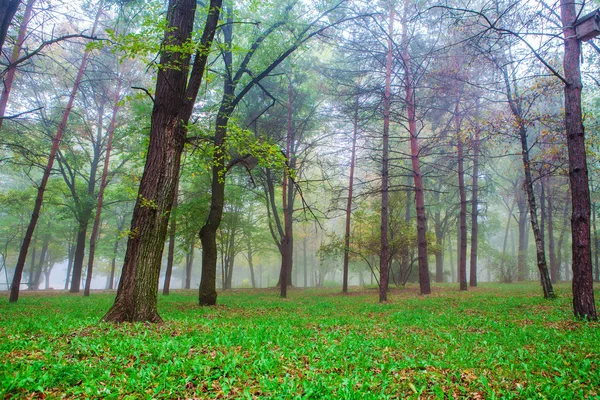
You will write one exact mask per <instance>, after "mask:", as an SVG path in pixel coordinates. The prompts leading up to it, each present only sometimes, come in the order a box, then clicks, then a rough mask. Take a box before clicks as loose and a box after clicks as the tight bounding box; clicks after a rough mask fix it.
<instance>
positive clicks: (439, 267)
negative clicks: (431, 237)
mask: <svg viewBox="0 0 600 400" xmlns="http://www.w3.org/2000/svg"><path fill="white" fill-rule="evenodd" d="M433 196H434V201H435V203H436V205H437V207H436V211H435V213H434V214H433V222H434V225H433V229H434V232H435V241H436V244H437V249H436V251H434V253H433V254H434V255H435V281H436V282H444V244H443V243H444V233H443V231H442V217H441V212H440V210H439V203H440V192H439V191H437V190H436V191H435V192H434V194H433Z"/></svg>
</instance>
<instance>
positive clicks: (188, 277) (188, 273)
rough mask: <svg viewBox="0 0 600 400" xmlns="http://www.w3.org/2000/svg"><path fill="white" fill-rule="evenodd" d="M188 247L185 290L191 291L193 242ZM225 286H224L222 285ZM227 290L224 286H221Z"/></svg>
mask: <svg viewBox="0 0 600 400" xmlns="http://www.w3.org/2000/svg"><path fill="white" fill-rule="evenodd" d="M189 245H190V246H189V247H188V249H187V252H186V254H185V288H186V289H191V287H192V267H193V266H194V241H193V240H192V241H191V242H190V243H189ZM224 285H225V284H224ZM223 288H224V289H227V287H226V286H223Z"/></svg>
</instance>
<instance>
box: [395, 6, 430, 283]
mask: <svg viewBox="0 0 600 400" xmlns="http://www.w3.org/2000/svg"><path fill="white" fill-rule="evenodd" d="M408 3H409V2H408V0H405V2H404V13H405V15H404V23H403V26H402V43H403V46H404V47H403V54H402V59H403V61H404V67H405V77H404V79H405V82H404V84H405V87H406V110H407V116H408V129H409V133H410V152H411V161H412V170H413V177H414V180H415V203H416V209H417V248H418V254H419V256H418V258H419V286H420V289H421V294H430V293H431V286H430V284H429V263H428V259H427V217H426V216H425V195H424V193H423V176H422V175H421V162H420V159H419V141H418V138H417V135H418V131H417V120H416V110H415V93H414V88H413V82H412V79H413V76H412V70H411V60H410V54H409V51H408V44H409V41H408V27H407V23H408V22H407V21H408V5H409V4H408Z"/></svg>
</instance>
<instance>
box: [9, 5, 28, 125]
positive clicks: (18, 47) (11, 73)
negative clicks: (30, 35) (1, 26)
mask: <svg viewBox="0 0 600 400" xmlns="http://www.w3.org/2000/svg"><path fill="white" fill-rule="evenodd" d="M0 1H2V0H0ZM19 2H20V0H19V1H16V3H17V4H18V3H19ZM34 2H35V0H28V1H27V5H26V6H25V13H24V14H23V21H22V22H21V26H20V27H19V33H18V35H17V42H16V43H15V47H14V48H13V52H12V54H11V56H10V60H9V67H8V69H7V70H6V71H5V72H4V77H3V79H2V83H3V84H4V87H3V88H2V94H1V95H0V129H2V122H3V121H4V115H5V112H6V105H7V104H8V98H9V97H10V91H11V89H12V85H13V82H14V81H15V73H16V72H17V66H16V65H14V63H15V62H16V61H17V60H18V59H19V55H20V54H21V50H22V49H23V42H24V41H25V34H26V33H27V25H28V24H29V20H30V19H31V10H32V9H33V3H34ZM0 9H1V7H0ZM0 14H1V13H0ZM0 48H1V45H0Z"/></svg>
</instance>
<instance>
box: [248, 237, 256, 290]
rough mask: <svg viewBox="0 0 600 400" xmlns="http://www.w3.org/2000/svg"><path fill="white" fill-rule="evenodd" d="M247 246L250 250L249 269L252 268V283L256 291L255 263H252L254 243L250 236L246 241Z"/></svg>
mask: <svg viewBox="0 0 600 400" xmlns="http://www.w3.org/2000/svg"><path fill="white" fill-rule="evenodd" d="M246 246H247V250H248V268H250V281H251V283H252V289H255V288H256V279H255V278H254V263H253V262H252V242H251V240H250V237H249V236H248V239H247V240H246Z"/></svg>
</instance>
